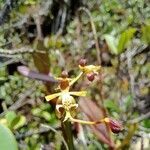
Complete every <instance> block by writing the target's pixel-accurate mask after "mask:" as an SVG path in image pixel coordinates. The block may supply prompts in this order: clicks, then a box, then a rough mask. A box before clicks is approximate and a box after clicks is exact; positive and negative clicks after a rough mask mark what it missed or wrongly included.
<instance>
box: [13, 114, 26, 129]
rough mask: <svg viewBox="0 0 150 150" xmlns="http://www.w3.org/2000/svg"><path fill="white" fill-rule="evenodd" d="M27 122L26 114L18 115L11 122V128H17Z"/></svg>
mask: <svg viewBox="0 0 150 150" xmlns="http://www.w3.org/2000/svg"><path fill="white" fill-rule="evenodd" d="M25 123H26V118H25V116H17V117H16V118H15V119H14V120H13V121H12V122H11V128H12V129H14V130H16V129H18V128H20V127H22V126H23V125H24V124H25Z"/></svg>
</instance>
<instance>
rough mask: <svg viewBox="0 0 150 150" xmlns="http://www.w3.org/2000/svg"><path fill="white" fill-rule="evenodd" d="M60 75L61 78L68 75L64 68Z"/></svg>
mask: <svg viewBox="0 0 150 150" xmlns="http://www.w3.org/2000/svg"><path fill="white" fill-rule="evenodd" d="M61 77H62V78H67V77H68V72H67V71H65V70H64V71H63V72H62V73H61Z"/></svg>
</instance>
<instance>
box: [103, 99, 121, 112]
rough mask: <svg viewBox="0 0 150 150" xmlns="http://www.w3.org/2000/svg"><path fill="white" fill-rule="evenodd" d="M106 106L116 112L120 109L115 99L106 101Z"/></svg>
mask: <svg viewBox="0 0 150 150" xmlns="http://www.w3.org/2000/svg"><path fill="white" fill-rule="evenodd" d="M104 106H105V107H106V108H109V109H111V110H112V111H116V112H119V111H120V110H119V107H118V105H117V104H116V103H115V102H114V101H113V100H106V101H104Z"/></svg>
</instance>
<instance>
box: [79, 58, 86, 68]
mask: <svg viewBox="0 0 150 150" xmlns="http://www.w3.org/2000/svg"><path fill="white" fill-rule="evenodd" d="M86 63H87V60H86V59H83V58H82V59H80V61H79V65H80V66H82V67H84V66H85V65H86Z"/></svg>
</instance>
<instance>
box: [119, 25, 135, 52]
mask: <svg viewBox="0 0 150 150" xmlns="http://www.w3.org/2000/svg"><path fill="white" fill-rule="evenodd" d="M135 32H136V29H135V28H129V29H127V30H125V31H124V32H123V33H122V34H121V35H120V38H119V41H118V46H117V48H118V54H120V53H122V52H123V51H124V50H125V48H126V47H127V46H128V44H129V42H130V41H131V39H132V38H133V36H134V33H135Z"/></svg>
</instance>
